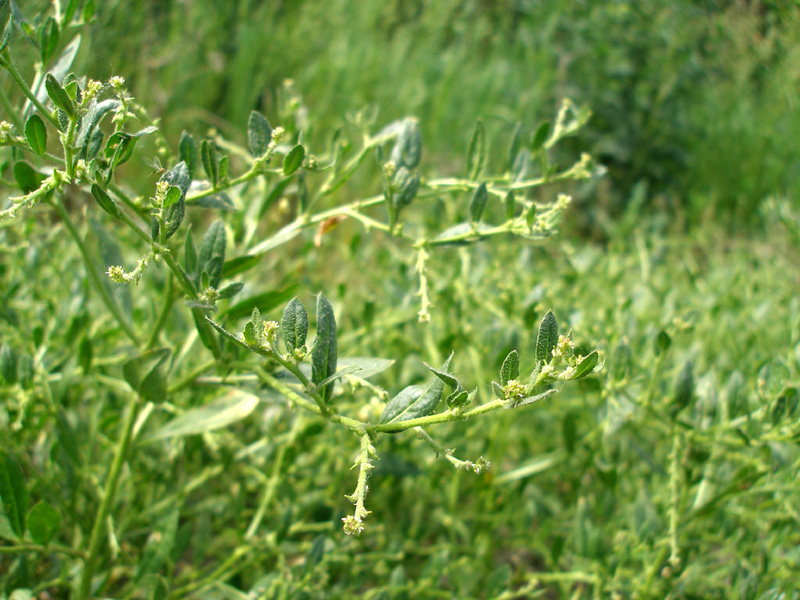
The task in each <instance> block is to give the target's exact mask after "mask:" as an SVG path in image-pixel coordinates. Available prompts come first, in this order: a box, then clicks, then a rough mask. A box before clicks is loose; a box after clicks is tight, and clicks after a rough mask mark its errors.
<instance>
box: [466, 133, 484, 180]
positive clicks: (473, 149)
mask: <svg viewBox="0 0 800 600" xmlns="http://www.w3.org/2000/svg"><path fill="white" fill-rule="evenodd" d="M485 166H486V130H485V129H484V127H483V121H481V120H480V119H478V122H477V123H476V124H475V132H474V133H473V134H472V139H471V140H470V142H469V150H468V151H467V177H468V178H469V179H470V180H472V181H475V180H476V179H478V177H480V176H481V173H483V169H484V167H485Z"/></svg>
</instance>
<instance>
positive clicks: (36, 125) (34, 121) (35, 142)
mask: <svg viewBox="0 0 800 600" xmlns="http://www.w3.org/2000/svg"><path fill="white" fill-rule="evenodd" d="M25 138H26V139H27V140H28V145H29V146H30V147H31V150H33V151H34V152H36V154H38V155H39V156H44V154H45V152H47V128H46V127H45V125H44V121H42V118H41V117H40V116H39V115H37V114H36V113H34V114H32V115H31V116H30V117H29V118H28V121H27V122H26V123H25Z"/></svg>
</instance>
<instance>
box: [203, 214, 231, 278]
mask: <svg viewBox="0 0 800 600" xmlns="http://www.w3.org/2000/svg"><path fill="white" fill-rule="evenodd" d="M225 243H226V234H225V223H223V222H222V221H216V222H214V223H212V225H211V227H209V228H208V230H207V231H206V233H205V235H204V236H203V241H202V242H200V250H199V252H198V256H197V261H198V268H199V269H200V272H201V273H202V272H203V271H207V272H208V278H209V283H210V285H211V287H213V288H216V287H217V286H218V285H219V282H220V279H221V278H222V265H223V263H224V262H225ZM214 259H218V260H214Z"/></svg>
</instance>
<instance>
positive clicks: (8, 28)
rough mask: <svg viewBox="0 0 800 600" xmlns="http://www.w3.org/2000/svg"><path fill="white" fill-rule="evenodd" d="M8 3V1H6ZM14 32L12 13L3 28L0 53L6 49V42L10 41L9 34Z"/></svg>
mask: <svg viewBox="0 0 800 600" xmlns="http://www.w3.org/2000/svg"><path fill="white" fill-rule="evenodd" d="M6 1H8V0H6ZM13 30H14V13H13V12H12V13H11V14H10V15H9V16H8V21H6V26H5V27H4V28H3V37H2V39H0V52H2V51H3V50H5V49H6V47H7V46H8V42H10V41H11V32H12V31H13Z"/></svg>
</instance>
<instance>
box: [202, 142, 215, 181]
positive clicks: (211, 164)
mask: <svg viewBox="0 0 800 600" xmlns="http://www.w3.org/2000/svg"><path fill="white" fill-rule="evenodd" d="M200 159H201V160H202V161H203V169H204V170H205V172H206V175H208V178H209V179H210V180H211V186H212V187H213V188H216V187H217V183H218V181H219V158H218V157H217V145H216V144H215V143H214V141H213V140H208V139H206V140H203V141H202V142H200Z"/></svg>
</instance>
